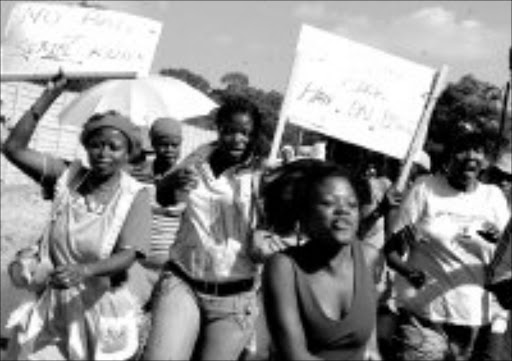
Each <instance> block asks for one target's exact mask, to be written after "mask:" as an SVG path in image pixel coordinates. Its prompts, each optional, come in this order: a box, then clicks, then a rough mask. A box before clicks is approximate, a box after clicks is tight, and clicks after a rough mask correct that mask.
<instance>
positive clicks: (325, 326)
mask: <svg viewBox="0 0 512 361" xmlns="http://www.w3.org/2000/svg"><path fill="white" fill-rule="evenodd" d="M352 255H353V258H354V291H353V292H354V295H353V298H352V304H351V307H350V309H349V310H348V311H347V313H346V315H344V316H343V317H342V318H341V319H338V320H334V319H332V318H330V317H328V316H327V315H326V314H325V312H324V311H323V310H322V308H321V306H320V304H319V303H318V300H317V299H316V298H315V295H314V294H313V292H312V290H311V287H310V286H309V284H308V281H307V279H306V274H305V273H304V271H303V270H302V269H301V268H300V267H299V266H298V265H297V264H296V263H295V261H294V260H293V258H292V261H293V262H292V264H293V268H294V271H295V282H296V288H297V297H298V305H299V310H300V317H301V320H302V325H303V327H304V332H305V335H306V340H307V348H308V350H309V351H310V352H311V353H313V354H314V355H316V356H318V357H320V358H322V359H325V360H363V359H364V352H365V350H366V344H367V342H368V340H369V338H370V335H371V333H372V330H373V328H374V326H375V322H376V301H375V294H374V286H373V282H372V278H371V275H370V272H369V270H368V269H367V266H366V262H365V259H364V256H363V254H362V250H361V245H360V244H359V243H354V244H353V246H352Z"/></svg>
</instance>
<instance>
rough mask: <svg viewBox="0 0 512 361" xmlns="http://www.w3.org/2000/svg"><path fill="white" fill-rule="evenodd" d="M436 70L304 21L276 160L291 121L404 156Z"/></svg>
mask: <svg viewBox="0 0 512 361" xmlns="http://www.w3.org/2000/svg"><path fill="white" fill-rule="evenodd" d="M436 73H437V71H436V69H433V68H429V67H426V66H423V65H420V64H416V63H414V62H411V61H409V60H406V59H403V58H400V57H397V56H394V55H391V54H388V53H386V52H383V51H381V50H378V49H375V48H372V47H369V46H366V45H363V44H359V43H357V42H354V41H351V40H348V39H345V38H342V37H339V36H336V35H334V34H331V33H328V32H325V31H322V30H319V29H316V28H313V27H311V26H307V25H304V26H303V27H302V29H301V32H300V36H299V41H298V44H297V50H296V55H295V60H294V65H293V69H292V75H291V77H290V81H289V85H288V89H287V92H286V95H285V99H284V103H283V107H282V109H281V114H280V124H279V125H278V129H277V131H276V139H274V143H273V147H272V151H271V159H272V157H273V154H276V153H277V150H276V149H275V148H276V144H279V139H278V138H279V137H280V134H278V133H279V132H280V131H281V130H282V128H283V127H284V125H283V123H286V122H290V123H293V124H296V125H298V126H301V127H303V128H306V129H309V130H313V131H316V132H319V133H322V134H325V135H328V136H330V137H333V138H336V139H340V140H342V141H346V142H349V143H352V144H355V145H359V146H361V147H364V148H367V149H370V150H373V151H376V152H380V153H383V154H386V155H388V156H391V157H394V158H399V159H404V158H405V156H406V154H407V151H408V148H409V146H410V144H411V141H412V139H413V137H414V134H415V132H416V129H417V127H418V124H419V121H420V118H421V116H422V113H423V111H424V109H425V107H426V104H427V100H428V99H429V95H430V93H431V90H432V87H433V82H434V79H435V75H436ZM280 128H281V129H280Z"/></svg>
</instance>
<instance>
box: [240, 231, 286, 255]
mask: <svg viewBox="0 0 512 361" xmlns="http://www.w3.org/2000/svg"><path fill="white" fill-rule="evenodd" d="M288 247H289V244H287V243H286V242H285V240H284V239H282V238H281V237H279V236H278V235H276V234H275V233H273V232H270V231H267V230H263V229H257V230H255V231H254V233H253V235H252V249H251V251H250V253H251V257H252V258H253V259H254V261H255V262H263V261H265V260H266V259H267V258H268V257H270V256H271V255H273V254H274V253H277V252H280V251H283V250H285V249H286V248H288Z"/></svg>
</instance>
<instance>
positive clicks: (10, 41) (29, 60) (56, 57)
mask: <svg viewBox="0 0 512 361" xmlns="http://www.w3.org/2000/svg"><path fill="white" fill-rule="evenodd" d="M161 29H162V25H161V23H160V22H157V21H154V20H151V19H147V18H143V17H139V16H134V15H130V14H125V13H120V12H115V11H110V10H104V9H97V8H88V7H81V6H76V5H75V6H69V5H57V4H49V3H42V2H41V3H39V2H38V3H35V2H27V3H19V4H16V5H15V6H14V8H13V10H12V12H11V14H10V17H9V20H8V23H7V25H6V33H5V37H4V41H2V74H9V73H13V74H26V75H33V74H41V73H43V74H46V73H50V74H51V73H53V74H55V73H56V72H57V71H58V70H59V68H61V69H62V70H63V71H64V72H65V73H81V72H83V73H91V72H95V73H101V72H108V73H115V72H119V73H121V72H135V73H137V74H140V75H145V74H148V73H149V71H150V68H151V63H152V61H153V56H154V53H155V50H156V46H157V44H158V40H159V37H160V33H161Z"/></svg>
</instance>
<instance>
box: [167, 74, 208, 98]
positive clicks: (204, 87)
mask: <svg viewBox="0 0 512 361" xmlns="http://www.w3.org/2000/svg"><path fill="white" fill-rule="evenodd" d="M159 73H160V75H164V76H172V77H174V78H177V79H180V80H182V81H184V82H185V83H187V84H188V85H190V86H191V87H194V88H195V89H197V90H200V91H201V92H203V93H204V94H206V95H208V96H209V95H210V93H211V92H212V87H211V85H210V82H209V81H208V80H206V79H205V78H204V77H203V76H201V75H199V74H196V73H194V72H192V71H190V70H188V69H184V68H179V69H176V68H165V69H161V70H160V72H159Z"/></svg>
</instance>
